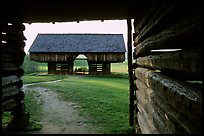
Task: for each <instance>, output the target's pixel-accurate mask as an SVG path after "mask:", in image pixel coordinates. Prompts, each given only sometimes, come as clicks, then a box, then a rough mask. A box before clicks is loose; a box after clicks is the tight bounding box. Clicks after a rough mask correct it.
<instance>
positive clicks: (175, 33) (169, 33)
mask: <svg viewBox="0 0 204 136" xmlns="http://www.w3.org/2000/svg"><path fill="white" fill-rule="evenodd" d="M201 20H202V19H201V15H200V11H195V12H193V13H191V14H189V17H186V18H184V19H183V18H182V19H181V20H179V21H178V22H175V23H173V24H171V25H170V26H168V27H167V28H166V29H164V30H163V31H161V32H159V33H157V34H154V35H151V36H149V37H148V38H146V39H145V40H144V41H142V42H141V43H139V44H137V45H136V44H135V46H136V47H135V55H136V56H137V57H139V56H144V55H147V54H149V53H150V52H151V50H153V49H178V48H184V47H188V46H192V44H194V46H201V43H200V41H201V37H202V36H201V35H202V33H201V30H202V23H201V22H202V21H201Z"/></svg>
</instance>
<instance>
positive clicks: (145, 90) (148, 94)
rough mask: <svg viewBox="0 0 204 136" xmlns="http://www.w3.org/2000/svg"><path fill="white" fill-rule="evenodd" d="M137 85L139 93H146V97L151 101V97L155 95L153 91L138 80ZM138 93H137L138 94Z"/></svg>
mask: <svg viewBox="0 0 204 136" xmlns="http://www.w3.org/2000/svg"><path fill="white" fill-rule="evenodd" d="M135 85H136V86H137V88H138V89H139V91H142V93H144V97H145V99H147V100H151V95H152V93H154V91H153V90H152V89H150V88H149V87H147V86H146V85H145V84H144V83H143V82H142V81H141V80H139V79H137V80H135ZM136 93H137V92H136Z"/></svg>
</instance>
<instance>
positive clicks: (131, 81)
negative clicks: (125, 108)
mask: <svg viewBox="0 0 204 136" xmlns="http://www.w3.org/2000/svg"><path fill="white" fill-rule="evenodd" d="M127 29H128V38H127V47H128V73H129V125H130V127H131V128H132V129H133V130H132V131H134V123H135V122H134V120H135V118H134V113H135V112H134V111H135V107H134V78H133V64H132V63H133V62H132V54H133V53H132V26H131V19H130V18H128V19H127Z"/></svg>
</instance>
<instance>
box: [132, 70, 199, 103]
mask: <svg viewBox="0 0 204 136" xmlns="http://www.w3.org/2000/svg"><path fill="white" fill-rule="evenodd" d="M135 75H136V77H137V78H138V79H140V80H141V81H142V82H143V83H145V84H146V85H147V86H148V87H150V88H151V89H153V90H162V91H166V90H169V91H170V92H172V95H175V94H178V95H183V96H184V97H186V98H187V99H190V100H191V101H195V102H197V103H198V104H202V90H200V89H201V88H200V86H192V84H188V83H186V82H183V81H181V80H177V79H175V78H172V77H169V76H165V75H163V74H161V73H160V72H155V71H153V70H150V69H147V68H141V67H138V68H136V69H135Z"/></svg>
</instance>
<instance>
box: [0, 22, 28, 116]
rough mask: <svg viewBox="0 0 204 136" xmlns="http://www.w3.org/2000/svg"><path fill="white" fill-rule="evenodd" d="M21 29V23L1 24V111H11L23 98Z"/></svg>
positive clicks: (22, 26)
mask: <svg viewBox="0 0 204 136" xmlns="http://www.w3.org/2000/svg"><path fill="white" fill-rule="evenodd" d="M23 30H25V26H24V25H23V24H22V23H12V25H8V23H3V26H2V46H1V49H2V50H1V54H2V66H1V69H2V112H4V111H12V110H13V109H14V108H15V107H16V106H18V105H19V104H20V103H21V102H22V100H23V99H24V93H23V91H22V90H21V88H22V86H23V81H22V80H21V76H23V74H24V71H23V68H22V64H23V61H24V57H25V52H24V46H25V42H24V40H26V38H25V37H24V35H23Z"/></svg>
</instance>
